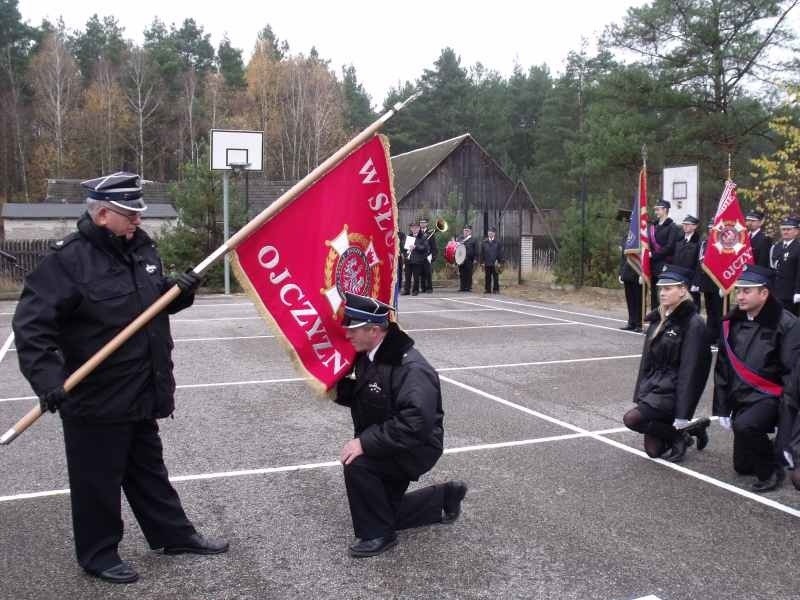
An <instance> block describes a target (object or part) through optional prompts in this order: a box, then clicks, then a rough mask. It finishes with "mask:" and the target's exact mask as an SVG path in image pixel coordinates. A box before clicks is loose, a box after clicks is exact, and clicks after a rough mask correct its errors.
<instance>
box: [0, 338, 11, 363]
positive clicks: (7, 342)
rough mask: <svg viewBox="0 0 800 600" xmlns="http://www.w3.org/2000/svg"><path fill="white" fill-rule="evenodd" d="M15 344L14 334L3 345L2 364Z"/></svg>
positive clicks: (0, 355) (0, 358) (1, 350)
mask: <svg viewBox="0 0 800 600" xmlns="http://www.w3.org/2000/svg"><path fill="white" fill-rule="evenodd" d="M13 342H14V332H13V331H12V332H11V333H9V334H8V337H7V338H6V341H5V343H3V347H2V348H0V362H3V359H4V358H5V357H6V352H8V349H9V348H10V347H11V344H12V343H13Z"/></svg>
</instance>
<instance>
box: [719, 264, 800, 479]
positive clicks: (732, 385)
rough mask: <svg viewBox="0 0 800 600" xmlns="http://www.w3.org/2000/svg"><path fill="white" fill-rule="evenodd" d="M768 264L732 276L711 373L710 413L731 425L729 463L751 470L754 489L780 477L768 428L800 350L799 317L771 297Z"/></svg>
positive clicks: (771, 278) (775, 418) (774, 420)
mask: <svg viewBox="0 0 800 600" xmlns="http://www.w3.org/2000/svg"><path fill="white" fill-rule="evenodd" d="M774 281H775V276H774V272H773V271H772V269H769V268H766V267H761V266H759V265H747V267H746V268H745V271H744V272H743V273H742V275H741V276H740V277H739V279H738V280H737V281H736V284H735V286H736V307H735V308H734V309H733V310H732V311H731V312H730V313H728V314H727V315H726V316H725V318H724V320H723V326H722V335H721V336H720V344H719V354H718V355H717V365H716V369H715V372H714V414H715V415H717V416H719V417H720V423H721V424H722V426H723V427H725V428H727V429H731V428H732V429H733V467H734V469H735V470H736V472H737V473H740V474H742V475H755V476H756V477H757V480H756V481H755V483H753V484H752V486H751V489H752V490H753V491H754V492H768V491H770V490H774V489H775V488H776V487H778V486H779V485H780V483H781V481H782V480H783V478H784V472H783V468H782V467H781V466H780V464H779V462H778V459H777V457H776V453H775V449H774V447H773V443H772V441H771V440H770V439H769V435H768V434H769V433H771V432H772V431H773V429H774V428H775V426H776V425H777V424H778V414H779V412H778V410H779V406H780V401H781V398H782V396H783V395H784V387H785V386H786V384H787V383H788V382H789V378H790V375H791V373H792V369H793V367H794V366H795V365H796V363H797V356H798V351H800V328H799V327H798V326H797V318H796V317H795V316H794V315H793V314H791V313H790V312H789V311H786V310H784V309H783V307H782V306H781V304H780V302H778V301H777V300H776V299H775V298H773V296H772V286H773V284H774Z"/></svg>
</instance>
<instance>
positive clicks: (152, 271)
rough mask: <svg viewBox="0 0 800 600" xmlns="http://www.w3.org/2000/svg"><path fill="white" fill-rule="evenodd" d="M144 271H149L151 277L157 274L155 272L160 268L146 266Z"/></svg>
mask: <svg viewBox="0 0 800 600" xmlns="http://www.w3.org/2000/svg"><path fill="white" fill-rule="evenodd" d="M144 269H145V271H147V272H148V273H149V274H150V275H152V274H153V273H155V272H156V270H157V269H158V267H157V266H155V265H145V267H144Z"/></svg>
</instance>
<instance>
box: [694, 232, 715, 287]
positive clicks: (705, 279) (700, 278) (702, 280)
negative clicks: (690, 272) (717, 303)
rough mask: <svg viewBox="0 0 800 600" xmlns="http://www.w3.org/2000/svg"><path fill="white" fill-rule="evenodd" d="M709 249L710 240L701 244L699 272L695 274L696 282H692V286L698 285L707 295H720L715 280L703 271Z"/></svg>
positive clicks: (698, 263)
mask: <svg viewBox="0 0 800 600" xmlns="http://www.w3.org/2000/svg"><path fill="white" fill-rule="evenodd" d="M707 247H708V239H705V240H703V241H702V242H700V247H699V254H698V262H697V270H696V271H695V272H694V280H693V281H692V285H696V286H697V287H699V288H700V291H701V292H704V293H706V294H710V293H712V292H713V293H719V287H717V284H716V283H714V280H713V279H711V277H709V276H708V273H706V272H705V270H703V257H704V256H705V254H706V248H707Z"/></svg>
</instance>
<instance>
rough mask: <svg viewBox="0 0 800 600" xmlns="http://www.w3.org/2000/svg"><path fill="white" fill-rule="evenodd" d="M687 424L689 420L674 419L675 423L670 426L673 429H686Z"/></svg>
mask: <svg viewBox="0 0 800 600" xmlns="http://www.w3.org/2000/svg"><path fill="white" fill-rule="evenodd" d="M689 423H691V421H690V420H689V419H675V421H673V422H672V426H673V427H674V428H675V429H686V428H687V427H688V426H689Z"/></svg>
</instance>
